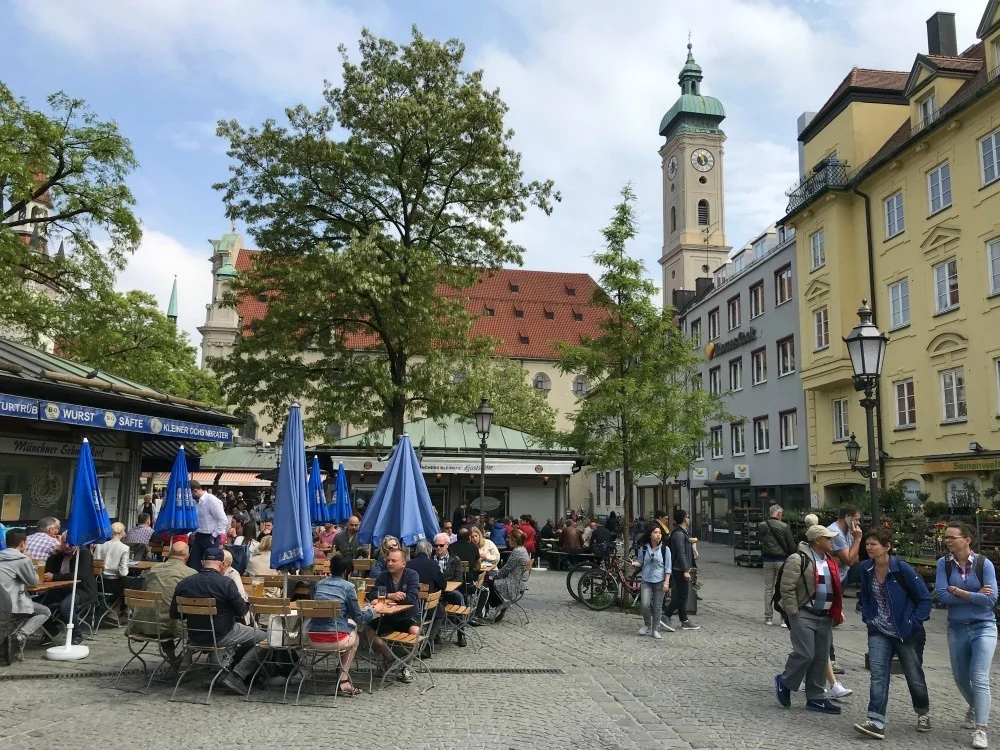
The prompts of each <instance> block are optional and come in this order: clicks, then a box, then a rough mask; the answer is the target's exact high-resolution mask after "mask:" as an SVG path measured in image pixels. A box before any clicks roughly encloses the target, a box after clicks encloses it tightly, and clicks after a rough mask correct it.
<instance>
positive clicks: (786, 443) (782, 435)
mask: <svg viewBox="0 0 1000 750" xmlns="http://www.w3.org/2000/svg"><path fill="white" fill-rule="evenodd" d="M778 418H779V419H780V420H781V421H780V423H779V430H778V436H779V439H780V441H781V450H783V451H787V450H791V449H792V448H798V447H799V414H798V412H797V411H794V410H793V411H784V412H781V414H779V415H778Z"/></svg>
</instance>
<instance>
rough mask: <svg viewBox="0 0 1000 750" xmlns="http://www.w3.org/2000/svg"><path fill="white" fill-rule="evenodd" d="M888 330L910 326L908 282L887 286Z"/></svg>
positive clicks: (906, 280) (904, 280)
mask: <svg viewBox="0 0 1000 750" xmlns="http://www.w3.org/2000/svg"><path fill="white" fill-rule="evenodd" d="M889 318H890V321H889V330H890V331H891V330H893V329H896V328H902V327H903V326H908V325H910V280H909V279H900V280H899V281H897V282H896V283H895V284H889Z"/></svg>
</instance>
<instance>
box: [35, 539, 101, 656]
mask: <svg viewBox="0 0 1000 750" xmlns="http://www.w3.org/2000/svg"><path fill="white" fill-rule="evenodd" d="M79 577H80V548H79V547H77V549H76V561H75V562H74V563H73V587H72V588H71V589H70V591H69V621H68V622H67V623H66V643H65V644H64V645H62V646H53V647H52V648H50V649H48V650H47V651H46V652H45V658H46V659H52V660H54V661H76V660H78V659H86V658H87V656H88V655H89V654H90V649H89V648H88V647H87V646H84V645H83V644H80V645H79V646H74V645H73V615H74V614H76V582H77V579H78V578H79Z"/></svg>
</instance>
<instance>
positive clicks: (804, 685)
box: [797, 680, 806, 693]
mask: <svg viewBox="0 0 1000 750" xmlns="http://www.w3.org/2000/svg"><path fill="white" fill-rule="evenodd" d="M805 691H806V681H805V680H802V684H801V685H799V689H798V691H797V692H799V693H804V692H805Z"/></svg>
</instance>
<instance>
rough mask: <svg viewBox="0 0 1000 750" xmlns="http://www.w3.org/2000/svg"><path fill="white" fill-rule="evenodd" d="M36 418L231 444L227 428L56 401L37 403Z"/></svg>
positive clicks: (231, 434)
mask: <svg viewBox="0 0 1000 750" xmlns="http://www.w3.org/2000/svg"><path fill="white" fill-rule="evenodd" d="M38 418H39V419H41V420H43V421H45V422H62V423H64V424H75V425H81V426H83V427H96V428H99V429H104V430H124V431H126V432H141V433H144V434H147V435H163V436H165V437H175V438H181V439H185V440H201V441H204V442H210V443H231V442H232V441H233V431H232V430H231V429H230V428H228V427H216V426H214V425H207V424H198V423H197V422H183V421H180V420H177V419H161V418H160V417H148V416H146V415H144V414H130V413H129V412H124V411H111V410H110V409H99V408H96V407H93V406H77V405H76V404H62V403H59V402H57V401H39V402H38Z"/></svg>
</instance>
